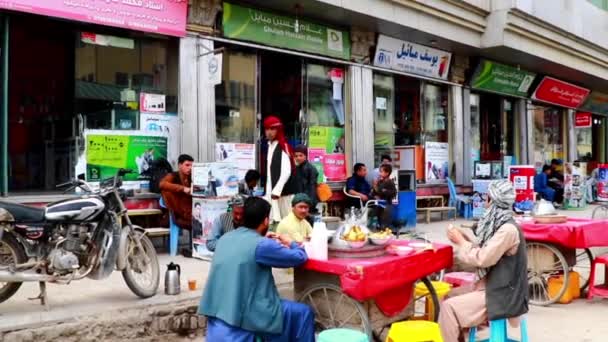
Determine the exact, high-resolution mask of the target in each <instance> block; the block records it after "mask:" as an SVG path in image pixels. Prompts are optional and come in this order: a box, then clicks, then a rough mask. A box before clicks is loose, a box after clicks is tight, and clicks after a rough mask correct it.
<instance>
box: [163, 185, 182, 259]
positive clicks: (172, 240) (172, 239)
mask: <svg viewBox="0 0 608 342" xmlns="http://www.w3.org/2000/svg"><path fill="white" fill-rule="evenodd" d="M158 204H159V205H160V207H161V208H165V209H167V205H165V200H163V198H162V197H161V198H160V200H159V201H158ZM178 242H179V226H178V225H177V224H175V220H174V219H173V212H172V211H171V210H169V255H171V256H176V255H177V245H178Z"/></svg>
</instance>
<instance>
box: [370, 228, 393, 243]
mask: <svg viewBox="0 0 608 342" xmlns="http://www.w3.org/2000/svg"><path fill="white" fill-rule="evenodd" d="M369 239H370V240H372V243H373V244H374V245H379V246H384V245H386V244H387V243H389V242H390V241H391V240H392V239H393V231H392V230H391V229H390V228H384V230H382V231H378V232H374V233H371V234H369Z"/></svg>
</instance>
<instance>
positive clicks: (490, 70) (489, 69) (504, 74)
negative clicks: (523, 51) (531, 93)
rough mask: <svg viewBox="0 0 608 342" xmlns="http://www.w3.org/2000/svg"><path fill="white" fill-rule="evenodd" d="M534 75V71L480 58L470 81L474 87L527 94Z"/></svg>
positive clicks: (509, 93)
mask: <svg viewBox="0 0 608 342" xmlns="http://www.w3.org/2000/svg"><path fill="white" fill-rule="evenodd" d="M534 77H536V74H535V73H532V72H528V71H523V70H519V69H517V68H514V67H511V66H508V65H504V64H500V63H496V62H490V61H488V60H482V61H481V63H479V65H478V66H477V69H476V70H475V74H473V78H472V81H471V87H473V88H475V89H482V90H489V91H493V92H497V93H503V94H507V95H515V96H522V97H527V96H528V90H529V89H530V86H531V85H532V82H533V81H534Z"/></svg>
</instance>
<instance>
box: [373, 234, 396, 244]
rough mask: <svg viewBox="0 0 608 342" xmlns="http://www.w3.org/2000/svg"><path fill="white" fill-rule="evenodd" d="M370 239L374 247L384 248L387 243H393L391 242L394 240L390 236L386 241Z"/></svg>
mask: <svg viewBox="0 0 608 342" xmlns="http://www.w3.org/2000/svg"><path fill="white" fill-rule="evenodd" d="M369 239H370V240H372V243H373V244H374V245H379V246H384V245H386V244H387V243H389V242H391V240H392V239H393V237H392V236H389V237H386V238H384V239H377V238H373V237H370V238H369Z"/></svg>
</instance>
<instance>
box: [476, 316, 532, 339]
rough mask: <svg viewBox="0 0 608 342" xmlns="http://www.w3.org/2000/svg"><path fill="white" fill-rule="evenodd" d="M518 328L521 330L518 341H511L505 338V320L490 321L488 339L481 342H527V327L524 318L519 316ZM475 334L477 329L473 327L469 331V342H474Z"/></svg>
mask: <svg viewBox="0 0 608 342" xmlns="http://www.w3.org/2000/svg"><path fill="white" fill-rule="evenodd" d="M519 326H520V330H521V336H520V340H519V341H517V340H511V339H509V337H508V336H507V320H506V319H504V318H503V319H497V320H494V321H490V339H489V340H483V341H481V342H528V325H527V323H526V317H525V316H521V317H520V320H519ZM476 334H477V327H473V328H471V329H470V330H469V342H475V335H476Z"/></svg>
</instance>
